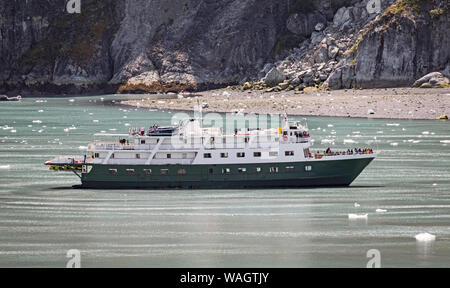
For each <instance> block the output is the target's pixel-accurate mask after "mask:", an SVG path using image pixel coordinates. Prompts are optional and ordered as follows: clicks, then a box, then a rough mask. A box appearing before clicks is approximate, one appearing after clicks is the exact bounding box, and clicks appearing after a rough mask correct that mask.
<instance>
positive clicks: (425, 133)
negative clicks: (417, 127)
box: [422, 131, 430, 135]
mask: <svg viewBox="0 0 450 288" xmlns="http://www.w3.org/2000/svg"><path fill="white" fill-rule="evenodd" d="M422 134H423V135H428V134H430V132H428V131H423V132H422Z"/></svg>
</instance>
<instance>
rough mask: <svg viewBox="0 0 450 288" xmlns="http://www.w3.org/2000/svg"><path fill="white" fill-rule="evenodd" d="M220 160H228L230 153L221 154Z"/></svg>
mask: <svg viewBox="0 0 450 288" xmlns="http://www.w3.org/2000/svg"><path fill="white" fill-rule="evenodd" d="M220 158H228V153H220Z"/></svg>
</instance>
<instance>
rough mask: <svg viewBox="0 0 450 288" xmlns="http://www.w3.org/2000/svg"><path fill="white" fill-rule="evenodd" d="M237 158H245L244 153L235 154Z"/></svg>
mask: <svg viewBox="0 0 450 288" xmlns="http://www.w3.org/2000/svg"><path fill="white" fill-rule="evenodd" d="M236 155H237V157H238V158H244V157H245V153H244V152H239V153H237V154H236Z"/></svg>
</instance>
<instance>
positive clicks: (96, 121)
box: [92, 120, 100, 123]
mask: <svg viewBox="0 0 450 288" xmlns="http://www.w3.org/2000/svg"><path fill="white" fill-rule="evenodd" d="M92 122H94V123H98V122H100V121H98V120H92Z"/></svg>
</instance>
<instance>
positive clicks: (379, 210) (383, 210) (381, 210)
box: [375, 209, 387, 213]
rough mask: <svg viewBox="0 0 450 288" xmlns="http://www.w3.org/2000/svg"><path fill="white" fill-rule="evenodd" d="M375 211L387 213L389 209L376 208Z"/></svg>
mask: <svg viewBox="0 0 450 288" xmlns="http://www.w3.org/2000/svg"><path fill="white" fill-rule="evenodd" d="M375 212H377V213H385V212H387V210H385V209H377V210H375Z"/></svg>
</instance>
